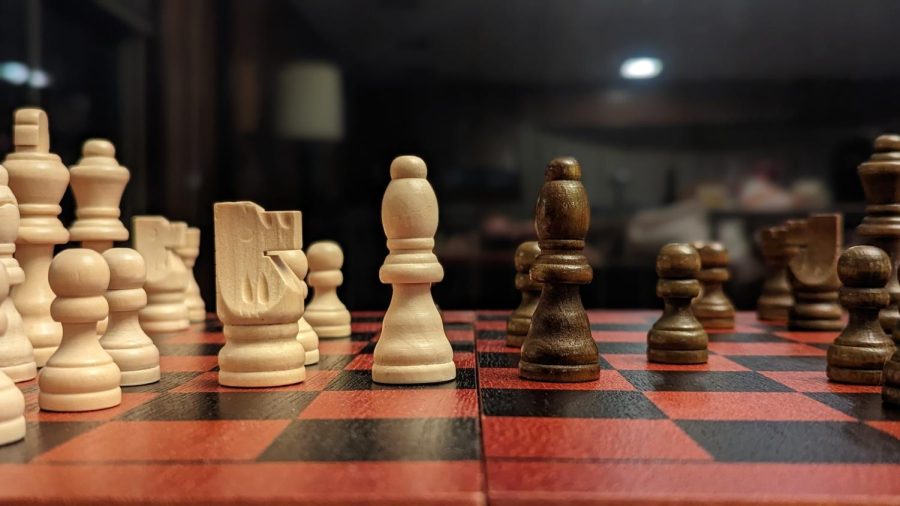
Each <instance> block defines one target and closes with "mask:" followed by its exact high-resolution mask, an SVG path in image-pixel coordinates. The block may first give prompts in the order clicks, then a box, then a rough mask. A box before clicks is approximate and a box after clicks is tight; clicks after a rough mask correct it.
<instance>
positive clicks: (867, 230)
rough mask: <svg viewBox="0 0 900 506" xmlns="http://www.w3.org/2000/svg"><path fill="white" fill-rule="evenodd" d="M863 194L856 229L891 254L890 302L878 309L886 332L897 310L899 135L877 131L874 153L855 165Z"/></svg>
mask: <svg viewBox="0 0 900 506" xmlns="http://www.w3.org/2000/svg"><path fill="white" fill-rule="evenodd" d="M858 172H859V179H860V181H861V182H862V186H863V191H865V194H866V203H867V204H868V205H867V207H866V217H865V218H863V220H862V223H860V225H859V226H858V227H856V232H857V233H858V234H859V235H860V236H862V237H864V238H866V243H867V244H871V245H872V246H877V247H879V248H881V249H883V250H884V251H885V253H887V254H888V255H889V256H890V258H891V265H892V271H893V274H891V277H890V279H889V280H888V285H887V290H888V293H890V296H891V303H890V305H889V306H888V307H886V308H884V309H882V310H881V326H882V327H883V328H884V331H885V332H887V333H888V334H890V333H891V332H892V331H893V330H894V327H896V325H897V322H898V321H900V312H898V310H897V304H898V303H900V283H898V281H897V267H898V264H900V135H881V136H879V137H878V138H877V139H875V153H873V154H872V156H871V157H870V158H869V160H868V161H866V162H865V163H863V164H861V165H860V166H859V169H858Z"/></svg>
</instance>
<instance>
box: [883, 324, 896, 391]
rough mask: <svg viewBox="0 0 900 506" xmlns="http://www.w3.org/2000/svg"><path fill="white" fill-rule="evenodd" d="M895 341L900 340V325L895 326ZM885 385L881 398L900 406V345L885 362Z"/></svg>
mask: <svg viewBox="0 0 900 506" xmlns="http://www.w3.org/2000/svg"><path fill="white" fill-rule="evenodd" d="M894 342H895V343H897V342H900V325H897V326H896V327H894ZM883 377H884V386H883V387H882V390H881V398H882V399H883V400H884V402H885V403H886V404H892V405H894V406H897V407H900V347H898V348H897V351H895V352H894V354H893V356H891V359H890V360H888V361H887V362H886V363H885V364H884V376H883Z"/></svg>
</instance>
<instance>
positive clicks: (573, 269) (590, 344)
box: [519, 158, 600, 382]
mask: <svg viewBox="0 0 900 506" xmlns="http://www.w3.org/2000/svg"><path fill="white" fill-rule="evenodd" d="M534 214H535V218H534V226H535V230H536V231H537V236H538V243H539V244H540V248H541V253H540V255H538V257H537V259H536V260H535V262H534V266H532V268H531V278H532V279H534V280H535V281H537V282H540V283H543V284H544V288H543V291H542V292H541V296H540V299H539V300H538V304H537V308H536V309H535V311H534V315H532V318H531V328H530V329H529V331H528V337H526V338H525V342H524V343H523V344H522V355H521V359H520V361H519V376H521V377H522V378H525V379H529V380H535V381H559V382H579V381H591V380H595V379H597V377H598V376H599V374H600V366H599V364H598V360H599V355H598V353H597V346H596V345H595V344H594V339H593V337H591V329H590V324H589V323H588V318H587V313H585V310H584V306H583V305H582V302H581V286H580V285H585V284H588V283H590V282H591V280H592V279H593V276H594V272H593V270H592V269H591V266H590V264H588V261H587V258H586V257H585V256H584V238H585V235H586V234H587V231H588V228H589V226H590V204H589V203H588V196H587V192H586V191H585V189H584V186H583V185H582V184H581V166H580V165H578V162H577V161H576V160H575V159H573V158H557V159H555V160H553V161H551V162H550V164H549V165H548V166H547V170H546V172H545V176H544V185H543V186H542V187H541V191H540V194H539V195H538V200H537V204H536V205H535V212H534Z"/></svg>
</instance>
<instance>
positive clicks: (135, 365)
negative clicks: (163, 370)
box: [100, 248, 160, 386]
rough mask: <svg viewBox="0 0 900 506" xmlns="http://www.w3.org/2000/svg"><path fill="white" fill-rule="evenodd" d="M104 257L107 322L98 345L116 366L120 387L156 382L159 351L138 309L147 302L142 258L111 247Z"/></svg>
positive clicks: (133, 251)
mask: <svg viewBox="0 0 900 506" xmlns="http://www.w3.org/2000/svg"><path fill="white" fill-rule="evenodd" d="M103 259H104V260H106V264H107V265H108V266H109V288H108V289H107V290H106V293H105V294H104V297H105V298H106V302H107V303H108V304H109V324H108V326H107V329H106V332H104V333H103V336H102V337H101V338H100V346H102V347H103V349H104V350H106V352H107V353H109V355H110V356H111V357H112V358H113V361H115V363H116V365H117V366H119V370H120V371H121V373H122V378H121V381H120V384H121V385H122V386H131V385H146V384H148V383H156V382H157V381H159V377H160V369H159V350H158V349H156V345H155V344H153V341H152V340H151V339H150V337H149V336H148V335H147V334H146V333H145V332H144V329H142V328H141V323H140V321H139V319H138V311H140V310H141V309H143V308H144V306H146V305H147V293H146V292H144V288H143V287H144V281H145V280H146V279H147V268H146V266H145V265H144V258H143V257H142V256H141V254H140V253H138V252H137V251H135V250H133V249H131V248H110V249H108V250H106V251H104V252H103Z"/></svg>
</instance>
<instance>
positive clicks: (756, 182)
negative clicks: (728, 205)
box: [738, 176, 794, 211]
mask: <svg viewBox="0 0 900 506" xmlns="http://www.w3.org/2000/svg"><path fill="white" fill-rule="evenodd" d="M738 201H739V202H740V204H741V208H742V209H747V210H753V211H786V210H788V209H790V208H791V207H792V206H793V204H794V198H793V196H792V195H791V194H790V193H789V192H788V191H787V190H785V189H784V188H782V187H781V186H780V185H777V184H775V183H773V182H771V181H769V180H768V179H767V178H765V177H763V176H754V177H751V178H749V179H747V180H745V181H744V183H743V185H741V189H740V192H739V194H738Z"/></svg>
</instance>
